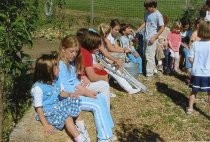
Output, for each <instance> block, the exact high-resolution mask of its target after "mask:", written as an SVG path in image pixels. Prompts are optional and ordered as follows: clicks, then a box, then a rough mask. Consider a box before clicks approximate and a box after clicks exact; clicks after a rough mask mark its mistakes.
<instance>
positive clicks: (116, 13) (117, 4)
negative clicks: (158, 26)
mask: <svg viewBox="0 0 210 142" xmlns="http://www.w3.org/2000/svg"><path fill="white" fill-rule="evenodd" d="M204 1H205V0H197V1H196V0H158V9H159V11H160V12H161V13H162V14H163V15H167V16H168V17H170V19H172V20H175V19H178V18H180V16H181V15H182V14H183V11H184V10H185V9H186V8H187V7H188V6H190V5H192V4H193V3H195V2H196V4H197V5H196V6H198V7H200V6H201V5H203V4H204ZM143 3H144V0H79V1H78V0H66V7H67V8H69V9H72V10H79V11H83V12H88V13H89V15H90V17H91V19H92V20H94V19H96V18H97V17H100V16H102V17H104V18H109V17H118V18H133V19H138V20H139V19H143V15H144V7H143Z"/></svg>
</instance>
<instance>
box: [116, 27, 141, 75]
mask: <svg viewBox="0 0 210 142" xmlns="http://www.w3.org/2000/svg"><path fill="white" fill-rule="evenodd" d="M119 32H120V34H121V37H120V41H121V44H122V47H123V48H128V49H130V51H131V53H127V57H128V59H129V61H131V62H133V63H137V64H138V73H139V75H141V74H142V59H141V57H140V56H139V54H138V52H137V51H136V50H135V48H134V46H133V42H132V39H133V38H134V36H133V35H132V29H131V27H130V25H129V24H125V23H123V24H121V27H120V31H119Z"/></svg>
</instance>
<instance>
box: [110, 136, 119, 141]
mask: <svg viewBox="0 0 210 142" xmlns="http://www.w3.org/2000/svg"><path fill="white" fill-rule="evenodd" d="M110 139H111V141H112V142H114V141H117V140H118V139H117V136H116V135H113V136H112V137H111V138H110Z"/></svg>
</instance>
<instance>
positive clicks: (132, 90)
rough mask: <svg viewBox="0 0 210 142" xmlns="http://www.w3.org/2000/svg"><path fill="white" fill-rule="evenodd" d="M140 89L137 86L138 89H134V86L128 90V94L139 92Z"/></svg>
mask: <svg viewBox="0 0 210 142" xmlns="http://www.w3.org/2000/svg"><path fill="white" fill-rule="evenodd" d="M139 91H140V89H139V88H137V89H133V88H132V89H131V90H129V91H128V94H131V95H132V94H136V93H138V92H139Z"/></svg>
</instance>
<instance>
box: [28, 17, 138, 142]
mask: <svg viewBox="0 0 210 142" xmlns="http://www.w3.org/2000/svg"><path fill="white" fill-rule="evenodd" d="M110 25H111V27H113V28H111V27H110V26H108V28H107V29H106V27H107V25H105V24H104V25H103V24H102V25H101V26H100V30H101V31H100V32H101V33H103V35H102V36H101V35H100V34H99V33H97V32H96V31H95V30H93V29H87V28H81V29H79V30H78V31H77V33H76V36H70V35H69V36H66V37H64V38H63V39H62V41H61V44H60V47H59V55H58V57H57V56H55V55H42V56H41V57H40V58H38V59H37V61H36V66H35V72H34V85H33V87H32V89H31V94H32V96H33V100H34V101H33V102H34V107H35V110H36V112H37V116H36V118H37V120H40V121H41V123H42V124H43V126H44V129H45V131H46V132H47V133H49V134H54V132H55V130H54V128H56V129H58V130H62V129H63V128H65V130H66V131H67V134H69V135H70V136H73V137H74V140H75V141H79V142H80V141H81V142H83V141H84V142H85V141H87V142H89V141H90V139H89V136H88V132H87V130H86V128H85V125H84V121H83V118H82V116H81V115H80V111H91V112H93V113H94V120H95V124H96V129H97V133H98V134H97V137H98V141H99V142H101V141H103V142H108V141H110V140H113V139H115V137H114V136H113V134H112V128H113V127H114V123H113V121H112V118H111V113H110V97H112V95H113V94H111V93H110V86H109V83H108V80H109V78H108V73H107V72H108V71H105V70H104V69H103V68H102V67H101V66H100V65H99V64H97V62H94V58H93V57H94V56H93V55H94V53H96V52H97V51H99V50H100V52H101V53H102V54H103V55H104V56H105V57H106V58H108V59H109V60H110V61H112V62H114V63H116V64H117V65H118V66H119V67H121V66H122V64H123V61H122V60H120V59H118V58H116V57H114V56H112V55H111V54H110V52H108V50H107V49H106V48H105V47H107V48H108V47H110V49H111V50H112V49H113V50H114V51H115V52H118V53H123V54H124V53H130V55H133V57H135V56H136V57H137V58H138V57H139V55H138V54H137V52H136V51H135V50H133V49H129V48H121V47H114V46H118V45H117V44H115V43H114V44H112V41H111V40H112V38H114V37H112V36H113V35H115V34H112V32H113V31H116V33H117V32H118V30H114V29H115V28H116V27H117V28H118V27H119V26H120V24H119V22H118V21H117V20H112V21H111V24H110ZM112 25H113V26H112ZM129 27H130V26H129V25H127V24H126V28H125V27H123V28H125V30H126V29H127V28H128V29H129ZM121 32H124V30H121ZM106 33H108V35H106ZM128 33H129V34H130V29H129V31H128ZM108 37H109V38H111V39H109V38H108ZM124 38H126V37H124ZM114 42H115V41H114ZM128 42H130V41H128ZM126 44H127V43H126ZM116 49H117V50H116ZM131 51H133V52H131ZM113 76H115V75H114V74H113ZM115 79H117V80H118V81H119V82H120V84H121V85H122V86H123V87H124V88H125V90H126V91H128V93H130V94H134V93H137V92H139V91H140V89H138V88H135V89H134V88H133V87H132V86H131V85H130V84H129V83H127V81H126V80H125V79H124V80H123V78H120V77H118V76H115ZM126 83H127V84H126ZM74 123H75V124H76V125H74Z"/></svg>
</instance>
